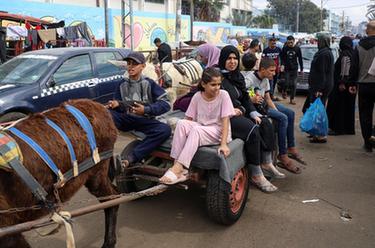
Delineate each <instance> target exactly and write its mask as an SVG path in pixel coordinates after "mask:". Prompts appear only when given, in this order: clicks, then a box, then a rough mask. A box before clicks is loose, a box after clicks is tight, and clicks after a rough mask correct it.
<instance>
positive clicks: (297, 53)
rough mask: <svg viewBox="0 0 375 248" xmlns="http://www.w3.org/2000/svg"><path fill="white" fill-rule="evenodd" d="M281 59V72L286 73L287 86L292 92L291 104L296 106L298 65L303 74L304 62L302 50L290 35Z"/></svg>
mask: <svg viewBox="0 0 375 248" xmlns="http://www.w3.org/2000/svg"><path fill="white" fill-rule="evenodd" d="M280 57H281V71H285V80H286V85H287V86H288V87H289V90H290V102H289V103H290V104H293V105H295V104H296V102H295V101H294V97H295V95H296V86H297V73H298V63H299V65H300V67H301V73H303V62H302V53H301V49H300V47H299V46H296V45H295V40H294V37H293V36H291V35H290V36H288V37H287V42H286V46H284V47H283V50H282V51H281V54H280ZM297 60H298V61H297Z"/></svg>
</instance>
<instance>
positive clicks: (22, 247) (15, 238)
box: [0, 234, 31, 248]
mask: <svg viewBox="0 0 375 248" xmlns="http://www.w3.org/2000/svg"><path fill="white" fill-rule="evenodd" d="M0 247H1V248H14V247H17V248H31V246H30V245H29V243H27V241H26V239H25V238H24V237H23V235H22V234H16V235H11V236H7V237H4V238H0Z"/></svg>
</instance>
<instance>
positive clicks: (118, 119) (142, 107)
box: [106, 52, 171, 166]
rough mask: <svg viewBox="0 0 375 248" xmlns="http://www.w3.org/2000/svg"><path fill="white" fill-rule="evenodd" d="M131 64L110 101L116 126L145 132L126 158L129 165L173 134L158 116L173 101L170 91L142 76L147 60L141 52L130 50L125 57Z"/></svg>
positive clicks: (166, 109)
mask: <svg viewBox="0 0 375 248" xmlns="http://www.w3.org/2000/svg"><path fill="white" fill-rule="evenodd" d="M125 60H126V61H127V63H128V73H129V78H125V79H124V82H123V83H121V84H120V85H119V87H118V88H117V90H116V92H115V94H114V100H112V101H109V102H108V103H107V105H106V106H107V108H109V109H110V112H111V114H112V118H113V121H114V122H115V125H116V127H117V129H119V130H121V131H124V132H127V131H131V130H135V131H139V132H142V133H144V134H145V135H146V138H144V139H143V140H142V141H140V143H139V144H138V145H137V146H136V147H135V148H134V149H133V151H132V153H131V154H130V155H129V156H128V157H127V158H125V160H124V163H125V165H126V166H129V165H130V164H132V163H136V162H139V161H141V160H142V159H144V158H145V157H147V156H148V155H149V154H150V153H151V152H152V151H153V150H154V149H155V148H157V147H158V146H159V145H160V144H161V143H163V142H164V141H165V140H166V139H168V138H169V136H170V135H171V128H170V127H169V126H168V125H167V124H164V123H162V122H160V121H158V120H156V119H155V116H158V115H161V114H164V113H166V112H167V111H169V109H170V104H169V100H168V97H167V93H166V92H165V90H164V89H163V88H161V87H160V86H159V85H158V84H157V83H155V81H153V80H152V79H150V78H146V77H144V76H143V75H142V70H143V69H144V68H145V66H146V65H145V63H146V59H145V57H144V55H143V54H142V53H140V52H130V53H129V54H128V56H127V57H126V58H125Z"/></svg>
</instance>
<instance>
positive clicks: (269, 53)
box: [262, 37, 281, 101]
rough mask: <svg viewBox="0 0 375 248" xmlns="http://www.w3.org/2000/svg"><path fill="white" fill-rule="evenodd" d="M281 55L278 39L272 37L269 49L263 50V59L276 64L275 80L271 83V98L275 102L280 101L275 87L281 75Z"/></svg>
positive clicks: (269, 41)
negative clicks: (268, 59) (275, 94)
mask: <svg viewBox="0 0 375 248" xmlns="http://www.w3.org/2000/svg"><path fill="white" fill-rule="evenodd" d="M280 54H281V48H279V47H277V46H276V38H274V37H271V38H270V39H269V40H268V47H267V48H265V49H264V50H263V55H262V57H265V58H270V59H272V60H273V61H274V62H275V65H276V71H275V75H274V76H273V79H272V80H270V81H269V83H270V96H271V98H272V100H273V101H279V100H280V99H279V98H278V97H275V96H274V93H275V86H276V85H277V79H278V78H279V74H280Z"/></svg>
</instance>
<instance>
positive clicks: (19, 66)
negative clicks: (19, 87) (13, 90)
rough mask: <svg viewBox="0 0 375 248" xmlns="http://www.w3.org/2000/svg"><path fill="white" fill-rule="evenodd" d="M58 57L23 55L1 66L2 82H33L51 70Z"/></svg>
mask: <svg viewBox="0 0 375 248" xmlns="http://www.w3.org/2000/svg"><path fill="white" fill-rule="evenodd" d="M56 59H57V57H53V56H44V55H21V56H18V57H15V58H14V59H12V60H9V61H8V62H7V63H5V64H3V65H1V67H0V84H33V83H35V82H36V81H38V80H39V78H40V77H41V76H42V75H43V74H44V73H45V72H46V71H47V70H49V67H50V65H51V64H53V63H54V62H55V61H56Z"/></svg>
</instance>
